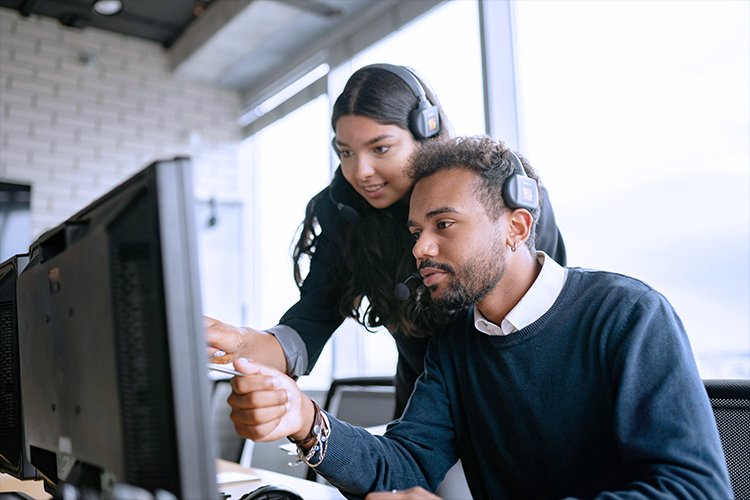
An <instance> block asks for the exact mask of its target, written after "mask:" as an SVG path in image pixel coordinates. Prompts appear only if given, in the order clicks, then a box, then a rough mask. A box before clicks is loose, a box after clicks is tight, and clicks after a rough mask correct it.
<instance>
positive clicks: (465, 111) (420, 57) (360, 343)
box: [329, 0, 484, 377]
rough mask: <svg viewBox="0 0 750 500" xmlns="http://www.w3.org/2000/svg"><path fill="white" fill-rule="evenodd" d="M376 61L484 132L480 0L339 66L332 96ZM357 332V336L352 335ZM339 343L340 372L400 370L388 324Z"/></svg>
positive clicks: (448, 8)
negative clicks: (403, 73) (416, 78)
mask: <svg viewBox="0 0 750 500" xmlns="http://www.w3.org/2000/svg"><path fill="white" fill-rule="evenodd" d="M375 63H390V64H399V65H403V66H408V67H410V68H412V69H414V70H415V71H416V72H417V73H418V74H419V75H420V76H423V77H424V78H425V79H426V80H427V82H428V83H429V84H430V86H431V87H432V89H433V90H434V91H435V93H436V94H437V96H438V99H439V100H440V104H441V105H442V106H443V109H444V110H445V112H446V114H447V116H448V119H449V120H450V122H451V126H452V128H453V130H454V132H455V133H456V134H458V135H475V134H483V133H484V105H483V102H484V101H483V95H484V94H483V90H482V64H481V50H480V42H479V11H478V4H477V2H474V1H468V0H466V1H460V2H459V1H455V2H447V3H445V4H444V5H442V6H440V7H438V8H437V9H435V10H433V11H431V12H429V13H428V14H426V15H425V16H423V17H422V18H420V19H417V20H416V21H414V22H413V23H411V24H409V25H407V26H405V27H404V28H402V29H401V30H399V31H397V32H396V33H394V34H392V35H391V36H389V37H387V38H385V39H383V40H382V41H381V42H379V43H378V44H376V45H374V46H372V47H371V48H369V49H368V50H366V51H364V52H362V53H361V54H359V55H357V56H356V57H355V58H353V59H352V60H351V61H350V63H349V64H345V65H343V66H342V67H340V68H336V69H335V70H334V71H332V72H331V75H330V79H329V88H330V92H331V95H332V96H338V94H339V93H341V91H342V90H343V88H344V85H345V84H346V81H347V80H348V79H349V76H350V75H351V74H352V73H353V72H354V71H355V70H356V69H358V68H360V67H362V66H366V65H368V64H375ZM334 99H335V97H334ZM352 335H356V336H357V338H350V337H351V336H352ZM334 342H335V345H336V347H335V350H334V352H335V353H336V355H335V356H334V376H335V377H350V376H365V375H370V376H371V375H392V374H394V373H395V371H396V358H397V355H398V353H397V350H396V345H395V343H394V342H393V339H392V338H391V336H390V334H389V333H388V332H387V331H386V330H385V329H383V328H381V329H378V331H377V332H376V333H371V332H368V331H367V330H365V329H364V328H362V327H361V326H358V325H356V324H355V323H354V322H347V323H346V324H345V326H344V327H342V328H341V329H340V330H339V331H337V332H336V335H335V336H334ZM353 351H356V357H355V354H354V352H353ZM352 360H356V362H352Z"/></svg>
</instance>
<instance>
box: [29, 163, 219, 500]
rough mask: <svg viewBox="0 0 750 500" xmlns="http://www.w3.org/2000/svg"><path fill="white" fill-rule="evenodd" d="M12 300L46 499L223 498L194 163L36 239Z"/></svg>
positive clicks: (146, 178)
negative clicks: (131, 493) (74, 495)
mask: <svg viewBox="0 0 750 500" xmlns="http://www.w3.org/2000/svg"><path fill="white" fill-rule="evenodd" d="M17 293H18V318H19V334H20V335H19V340H20V342H19V352H20V367H21V391H22V396H23V412H24V420H25V436H26V447H27V454H28V457H29V460H30V462H31V464H32V465H34V467H36V468H37V469H38V470H39V471H40V472H41V473H42V475H43V476H44V478H45V486H46V488H47V489H48V491H50V492H57V491H60V489H61V488H62V487H63V486H62V485H72V487H75V488H78V489H79V490H80V491H84V490H93V491H94V493H95V494H99V495H100V496H101V497H108V496H111V492H112V490H113V489H114V485H116V484H124V485H129V486H131V487H139V488H143V489H145V490H148V491H150V492H158V491H160V490H161V491H166V492H171V493H172V494H173V495H175V496H176V497H177V498H181V499H182V498H185V499H191V498H195V499H207V498H216V497H217V496H218V490H217V487H216V475H215V474H216V467H215V453H214V451H213V450H214V448H213V442H212V439H211V435H212V434H211V430H210V422H209V420H210V416H209V415H210V412H209V381H208V377H207V376H206V354H205V345H206V344H205V338H204V333H203V322H202V316H201V298H200V285H199V275H198V258H197V244H196V224H195V215H194V207H193V185H192V177H191V171H190V162H189V160H187V159H184V158H175V159H174V160H170V161H161V162H156V163H154V164H152V165H150V166H149V167H147V168H146V169H144V170H143V171H141V172H139V173H138V174H136V175H135V176H133V177H132V178H130V179H129V180H127V181H125V182H123V183H122V184H121V185H119V186H117V187H116V188H114V189H113V190H112V191H110V192H109V193H107V194H106V195H104V196H103V197H102V198H100V199H98V200H97V201H95V202H93V203H92V204H91V205H89V206H88V207H86V208H84V209H83V210H82V211H80V212H78V213H77V214H75V215H74V216H72V217H71V218H69V219H68V220H67V221H65V222H64V223H62V224H61V225H59V226H58V227H56V228H54V229H52V230H50V231H48V232H47V233H45V234H44V235H42V236H41V237H40V238H39V239H38V240H37V241H36V242H34V243H33V244H32V245H31V247H30V249H29V263H28V265H27V266H26V268H25V269H24V271H23V272H22V273H21V274H20V276H19V277H18V287H17ZM65 487H66V488H68V489H70V487H71V486H65Z"/></svg>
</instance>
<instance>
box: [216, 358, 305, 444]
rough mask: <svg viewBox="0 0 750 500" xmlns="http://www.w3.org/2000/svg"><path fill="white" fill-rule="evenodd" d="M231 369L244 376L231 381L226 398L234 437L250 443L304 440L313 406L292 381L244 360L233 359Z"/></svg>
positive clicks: (269, 369)
mask: <svg viewBox="0 0 750 500" xmlns="http://www.w3.org/2000/svg"><path fill="white" fill-rule="evenodd" d="M234 368H235V369H236V370H237V371H240V372H242V373H245V374H246V376H244V377H240V376H236V377H234V378H233V379H232V381H231V384H232V394H231V395H230V396H229V398H228V399H227V403H229V406H231V407H232V413H231V415H230V418H231V419H232V422H234V428H235V430H236V431H237V434H239V435H240V436H242V437H244V438H247V439H252V440H253V441H275V440H276V439H280V438H283V437H286V436H291V437H293V438H294V439H297V440H302V439H304V438H305V437H307V435H308V433H309V432H310V429H311V428H312V426H313V422H314V421H315V415H314V411H313V405H312V401H310V399H309V398H308V397H307V396H305V395H304V394H302V391H300V389H299V387H297V384H296V383H295V382H294V380H292V379H291V378H289V377H288V376H287V375H286V374H284V373H281V372H280V371H278V370H276V369H275V368H271V367H269V366H265V365H263V364H260V363H257V362H253V361H249V360H246V359H244V358H239V359H236V360H235V361H234Z"/></svg>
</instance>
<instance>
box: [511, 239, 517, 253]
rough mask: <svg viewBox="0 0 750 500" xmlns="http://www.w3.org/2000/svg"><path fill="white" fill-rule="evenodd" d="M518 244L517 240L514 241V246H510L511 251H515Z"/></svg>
mask: <svg viewBox="0 0 750 500" xmlns="http://www.w3.org/2000/svg"><path fill="white" fill-rule="evenodd" d="M517 245H518V242H517V241H514V242H513V246H512V247H510V251H511V252H515V251H516V246H517Z"/></svg>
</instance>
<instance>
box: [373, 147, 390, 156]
mask: <svg viewBox="0 0 750 500" xmlns="http://www.w3.org/2000/svg"><path fill="white" fill-rule="evenodd" d="M389 149H391V147H390V146H378V147H376V148H375V152H376V153H380V154H383V153H385V152H387V151H388V150H389Z"/></svg>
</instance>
